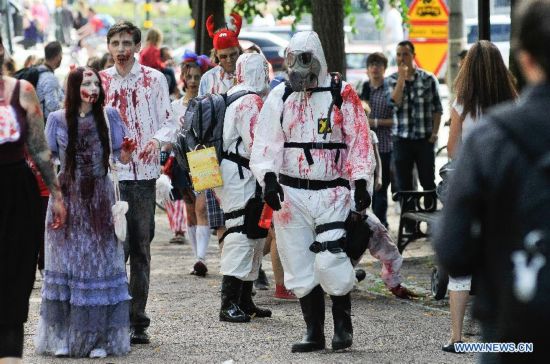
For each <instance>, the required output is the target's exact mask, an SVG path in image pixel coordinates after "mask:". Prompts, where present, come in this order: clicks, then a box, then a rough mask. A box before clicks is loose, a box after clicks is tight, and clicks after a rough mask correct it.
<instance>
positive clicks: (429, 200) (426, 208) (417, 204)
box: [394, 190, 440, 253]
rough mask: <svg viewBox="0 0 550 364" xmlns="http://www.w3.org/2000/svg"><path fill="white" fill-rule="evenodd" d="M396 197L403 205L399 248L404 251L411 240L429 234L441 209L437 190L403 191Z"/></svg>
mask: <svg viewBox="0 0 550 364" xmlns="http://www.w3.org/2000/svg"><path fill="white" fill-rule="evenodd" d="M394 199H396V200H397V201H399V204H400V205H401V215H400V217H399V230H398V234H397V248H398V249H399V252H400V253H403V250H405V248H406V247H407V245H408V244H409V243H410V242H412V241H414V240H416V239H420V238H425V237H428V236H429V234H430V232H431V227H432V226H433V224H434V223H435V222H436V221H437V218H438V215H439V213H440V210H438V209H437V195H436V193H435V190H429V191H401V192H397V193H395V194H394ZM424 224H426V225H427V226H425V227H424Z"/></svg>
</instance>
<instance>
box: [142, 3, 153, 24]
mask: <svg viewBox="0 0 550 364" xmlns="http://www.w3.org/2000/svg"><path fill="white" fill-rule="evenodd" d="M143 7H144V9H145V21H144V22H143V27H144V28H145V29H151V28H152V27H153V21H152V20H151V11H152V10H153V4H152V3H151V0H145V4H144V5H143Z"/></svg>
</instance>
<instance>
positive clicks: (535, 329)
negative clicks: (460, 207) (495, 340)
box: [491, 115, 550, 351]
mask: <svg viewBox="0 0 550 364" xmlns="http://www.w3.org/2000/svg"><path fill="white" fill-rule="evenodd" d="M526 117H530V116H529V115H526ZM531 117H533V118H535V117H536V116H531ZM493 120H494V121H495V125H497V126H498V127H499V129H500V130H501V131H503V132H504V133H505V134H506V135H507V136H508V137H509V139H510V140H511V141H512V142H513V143H514V144H515V145H516V146H517V147H518V149H519V150H520V153H521V154H523V155H524V156H525V157H527V160H528V163H529V164H528V165H527V166H525V167H524V168H522V173H521V181H522V184H521V185H520V187H519V190H518V191H517V193H518V195H517V199H514V200H515V202H514V203H515V204H517V205H516V206H517V207H516V211H517V212H518V214H519V216H521V219H518V221H517V224H518V226H519V228H520V233H521V236H522V240H521V241H517V242H514V244H513V247H512V254H511V256H510V259H511V261H512V262H514V263H513V265H514V274H513V275H512V276H511V280H512V281H511V282H506V284H507V287H508V286H509V287H510V288H511V289H510V290H508V289H506V290H503V291H504V292H501V293H500V295H501V300H500V301H501V307H500V309H499V313H500V314H501V315H502V316H501V317H502V318H501V319H500V320H499V335H502V336H501V337H502V338H503V339H510V340H512V341H513V340H515V339H522V341H526V342H529V341H530V337H533V338H536V337H537V336H536V335H541V334H545V333H546V331H547V328H548V327H547V325H548V324H549V323H550V309H549V308H550V140H548V138H546V140H545V137H544V136H545V135H548V132H547V131H546V132H545V130H544V128H547V126H545V125H544V124H547V123H546V122H542V123H540V124H539V125H535V126H534V127H533V126H526V125H525V124H523V123H521V122H518V120H517V119H513V120H504V119H499V118H494V117H493V118H492V120H491V121H493ZM503 248H504V247H503ZM506 249H508V247H506ZM518 258H519V259H518ZM523 259H525V260H523ZM541 259H542V260H543V261H544V260H545V264H543V265H542V267H540V268H539V270H538V272H537V273H536V275H532V276H530V275H529V274H525V273H526V271H525V270H523V269H522V268H530V267H532V266H533V265H532V264H534V263H536V261H537V260H538V261H539V262H540V260H541ZM524 264H526V265H524ZM522 271H523V273H521V272H522ZM520 276H521V277H523V278H524V279H525V280H524V282H525V281H526V282H529V283H531V284H534V289H533V290H531V291H529V290H525V289H523V290H522V289H520V287H522V286H523V287H527V286H526V285H520V284H519V283H520V281H521V279H520V278H519V277H520ZM530 335H535V336H530ZM538 337H539V338H540V336H538ZM536 350H537V349H536V348H535V351H536Z"/></svg>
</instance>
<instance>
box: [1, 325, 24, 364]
mask: <svg viewBox="0 0 550 364" xmlns="http://www.w3.org/2000/svg"><path fill="white" fill-rule="evenodd" d="M22 356H23V324H22V323H21V324H15V325H0V359H1V358H21V357H22Z"/></svg>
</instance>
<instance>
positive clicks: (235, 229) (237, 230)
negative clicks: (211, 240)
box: [218, 225, 245, 244]
mask: <svg viewBox="0 0 550 364" xmlns="http://www.w3.org/2000/svg"><path fill="white" fill-rule="evenodd" d="M233 233H243V234H244V233H245V230H244V225H238V226H233V227H230V228H229V229H227V230H225V232H224V233H223V235H222V237H221V238H220V240H218V242H219V244H221V243H222V242H223V239H225V237H226V236H227V235H229V234H233Z"/></svg>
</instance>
